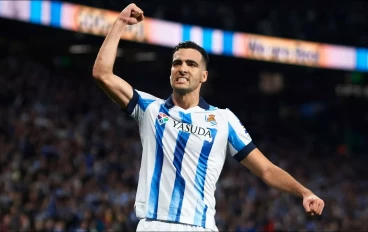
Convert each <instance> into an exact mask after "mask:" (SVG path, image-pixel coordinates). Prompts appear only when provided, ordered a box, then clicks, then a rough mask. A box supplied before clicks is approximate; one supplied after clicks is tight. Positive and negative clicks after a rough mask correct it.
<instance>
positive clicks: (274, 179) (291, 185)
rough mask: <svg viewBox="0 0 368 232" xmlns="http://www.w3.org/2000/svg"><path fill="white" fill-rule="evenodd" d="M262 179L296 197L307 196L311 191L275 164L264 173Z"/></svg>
mask: <svg viewBox="0 0 368 232" xmlns="http://www.w3.org/2000/svg"><path fill="white" fill-rule="evenodd" d="M262 179H263V181H264V182H265V183H266V184H267V185H269V186H270V187H273V188H276V189H278V190H280V191H283V192H287V193H290V194H293V195H295V196H298V197H304V196H308V195H309V194H311V193H312V192H311V191H310V190H309V189H307V188H306V187H304V186H303V185H302V184H300V183H299V182H298V181H296V180H295V179H294V178H293V177H292V176H291V175H290V174H289V173H287V172H286V171H284V170H283V169H281V168H279V167H277V166H275V165H273V166H272V167H270V168H269V169H268V170H267V171H266V172H265V173H264V175H263V176H262Z"/></svg>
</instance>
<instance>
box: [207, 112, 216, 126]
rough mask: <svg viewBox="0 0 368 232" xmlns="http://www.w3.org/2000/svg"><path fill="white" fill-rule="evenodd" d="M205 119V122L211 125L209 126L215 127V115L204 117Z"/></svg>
mask: <svg viewBox="0 0 368 232" xmlns="http://www.w3.org/2000/svg"><path fill="white" fill-rule="evenodd" d="M205 119H206V122H209V123H211V126H216V125H217V122H216V119H215V115H214V114H210V115H208V116H205Z"/></svg>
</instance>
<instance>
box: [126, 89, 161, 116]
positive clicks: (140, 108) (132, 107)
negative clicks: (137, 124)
mask: <svg viewBox="0 0 368 232" xmlns="http://www.w3.org/2000/svg"><path fill="white" fill-rule="evenodd" d="M157 99H158V98H156V97H155V96H153V95H151V94H148V93H145V92H142V91H138V90H136V89H133V97H132V99H131V100H130V102H129V103H128V106H127V108H126V109H124V110H123V111H124V112H125V113H127V114H128V115H130V116H131V117H132V118H134V119H135V120H136V121H140V119H141V118H142V116H143V114H144V113H145V111H146V110H147V108H148V106H149V105H151V104H152V103H153V102H155V101H156V100H157Z"/></svg>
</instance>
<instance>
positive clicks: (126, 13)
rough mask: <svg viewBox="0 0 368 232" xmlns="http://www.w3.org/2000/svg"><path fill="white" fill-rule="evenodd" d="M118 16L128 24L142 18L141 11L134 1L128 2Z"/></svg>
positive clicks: (135, 22)
mask: <svg viewBox="0 0 368 232" xmlns="http://www.w3.org/2000/svg"><path fill="white" fill-rule="evenodd" d="M119 18H120V19H121V20H123V22H124V23H126V24H128V25H133V24H137V23H139V22H140V21H142V20H144V15H143V11H142V10H141V9H140V8H139V7H137V6H136V5H135V4H134V3H131V4H129V5H128V6H127V7H125V9H124V10H123V11H122V12H121V13H120V15H119Z"/></svg>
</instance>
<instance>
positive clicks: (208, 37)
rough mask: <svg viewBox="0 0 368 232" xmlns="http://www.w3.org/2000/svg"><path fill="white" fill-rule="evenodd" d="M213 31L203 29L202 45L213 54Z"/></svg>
mask: <svg viewBox="0 0 368 232" xmlns="http://www.w3.org/2000/svg"><path fill="white" fill-rule="evenodd" d="M212 33H213V30H212V29H208V28H204V29H203V41H202V45H203V48H204V50H206V51H207V52H212Z"/></svg>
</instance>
